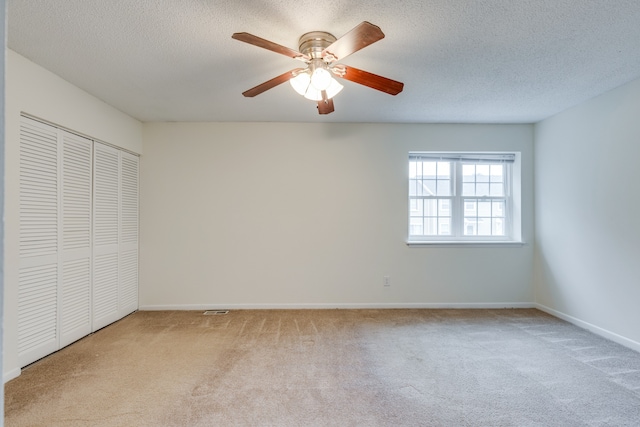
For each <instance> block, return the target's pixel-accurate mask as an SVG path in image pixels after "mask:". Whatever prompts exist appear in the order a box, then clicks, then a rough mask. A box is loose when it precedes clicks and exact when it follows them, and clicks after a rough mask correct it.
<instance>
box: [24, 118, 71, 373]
mask: <svg viewBox="0 0 640 427" xmlns="http://www.w3.org/2000/svg"><path fill="white" fill-rule="evenodd" d="M58 162H59V156H58V132H57V130H56V129H55V128H51V127H50V126H46V125H43V124H41V123H38V122H36V121H34V120H30V119H27V118H24V117H23V118H22V119H21V122H20V173H19V175H20V231H19V234H20V238H19V239H20V266H19V278H18V359H19V361H20V363H21V366H24V365H27V364H29V363H31V362H33V361H35V360H37V359H39V358H41V357H43V356H46V355H47V354H49V353H51V352H53V351H55V350H57V349H58V274H59V268H58V234H59V227H60V225H61V224H60V222H59V208H60V204H59V176H58V171H59V167H58Z"/></svg>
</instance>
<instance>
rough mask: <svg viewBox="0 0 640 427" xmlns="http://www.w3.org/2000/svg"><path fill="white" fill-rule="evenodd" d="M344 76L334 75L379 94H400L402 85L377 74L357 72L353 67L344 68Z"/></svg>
mask: <svg viewBox="0 0 640 427" xmlns="http://www.w3.org/2000/svg"><path fill="white" fill-rule="evenodd" d="M344 71H345V72H344V74H343V75H340V74H336V75H337V76H338V77H342V78H343V79H345V80H349V81H352V82H354V83H358V84H361V85H364V86H368V87H370V88H372V89H377V90H379V91H381V92H385V93H388V94H389V95H397V94H399V93H400V92H402V89H403V88H404V83H401V82H397V81H395V80H391V79H388V78H386V77H382V76H379V75H377V74H373V73H369V72H368V71H363V70H359V69H357V68H353V67H347V66H344Z"/></svg>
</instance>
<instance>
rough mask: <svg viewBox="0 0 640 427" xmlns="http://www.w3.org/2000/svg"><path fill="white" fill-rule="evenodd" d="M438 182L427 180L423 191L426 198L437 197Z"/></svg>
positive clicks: (424, 182)
mask: <svg viewBox="0 0 640 427" xmlns="http://www.w3.org/2000/svg"><path fill="white" fill-rule="evenodd" d="M436 182H437V181H436V180H435V179H425V180H424V181H423V187H422V189H423V194H424V195H425V196H435V195H436V194H438V191H437V188H436Z"/></svg>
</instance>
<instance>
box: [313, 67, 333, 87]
mask: <svg viewBox="0 0 640 427" xmlns="http://www.w3.org/2000/svg"><path fill="white" fill-rule="evenodd" d="M331 80H332V77H331V73H329V71H328V70H327V69H326V68H316V69H315V70H313V73H312V74H311V84H312V85H313V87H314V89H317V90H320V91H322V90H327V88H328V87H329V85H330V84H331Z"/></svg>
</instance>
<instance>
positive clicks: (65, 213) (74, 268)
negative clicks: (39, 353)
mask: <svg viewBox="0 0 640 427" xmlns="http://www.w3.org/2000/svg"><path fill="white" fill-rule="evenodd" d="M61 132H62V250H61V257H60V258H61V259H60V268H61V273H62V274H61V276H62V280H61V286H60V290H59V292H60V323H59V328H60V347H64V346H65V345H67V344H70V343H72V342H74V341H76V340H78V339H80V338H82V337H83V336H85V335H87V334H89V333H91V192H92V189H91V177H92V172H91V167H92V159H93V156H92V148H93V141H91V140H89V139H86V138H82V137H80V136H76V135H74V134H71V133H68V132H64V131H61Z"/></svg>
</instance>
